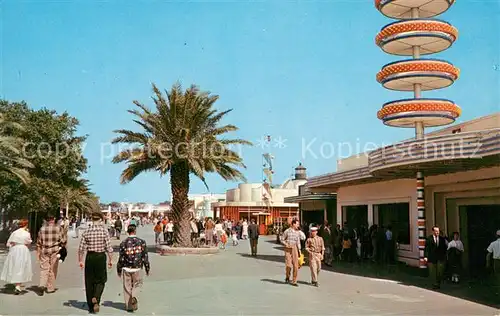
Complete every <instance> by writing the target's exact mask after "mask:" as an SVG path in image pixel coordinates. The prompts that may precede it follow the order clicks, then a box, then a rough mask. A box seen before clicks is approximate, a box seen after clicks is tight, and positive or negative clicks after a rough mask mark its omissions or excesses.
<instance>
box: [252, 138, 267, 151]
mask: <svg viewBox="0 0 500 316" xmlns="http://www.w3.org/2000/svg"><path fill="white" fill-rule="evenodd" d="M255 144H256V146H257V147H259V148H262V149H265V148H269V146H270V145H269V142H268V141H267V137H264V136H262V137H261V138H259V139H257V141H256V142H255Z"/></svg>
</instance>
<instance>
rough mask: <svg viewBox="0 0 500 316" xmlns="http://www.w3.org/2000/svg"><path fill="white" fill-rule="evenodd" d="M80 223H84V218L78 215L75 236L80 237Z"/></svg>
mask: <svg viewBox="0 0 500 316" xmlns="http://www.w3.org/2000/svg"><path fill="white" fill-rule="evenodd" d="M80 225H82V219H81V218H80V217H77V218H76V221H75V235H74V237H75V238H78V237H79V235H80Z"/></svg>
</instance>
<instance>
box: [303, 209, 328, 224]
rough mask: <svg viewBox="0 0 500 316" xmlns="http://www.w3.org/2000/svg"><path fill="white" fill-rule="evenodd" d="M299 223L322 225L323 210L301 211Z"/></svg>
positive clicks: (323, 218)
mask: <svg viewBox="0 0 500 316" xmlns="http://www.w3.org/2000/svg"><path fill="white" fill-rule="evenodd" d="M300 215H301V223H307V224H308V225H309V224H316V225H322V224H323V222H324V220H325V212H324V211H323V210H315V211H301V212H300Z"/></svg>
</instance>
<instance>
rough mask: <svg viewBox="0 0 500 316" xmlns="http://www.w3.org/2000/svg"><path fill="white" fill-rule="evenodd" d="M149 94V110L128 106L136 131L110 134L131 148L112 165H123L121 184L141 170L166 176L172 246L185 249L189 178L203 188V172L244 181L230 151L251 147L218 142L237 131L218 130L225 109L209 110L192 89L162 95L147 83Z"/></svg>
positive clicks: (206, 96) (206, 97)
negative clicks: (173, 225)
mask: <svg viewBox="0 0 500 316" xmlns="http://www.w3.org/2000/svg"><path fill="white" fill-rule="evenodd" d="M153 92H154V96H153V100H154V103H155V105H156V109H155V110H150V109H149V108H148V107H146V106H145V105H143V104H141V103H139V102H138V101H134V104H135V105H136V106H137V107H138V109H134V110H130V111H129V112H130V113H131V114H133V115H134V116H135V117H136V118H135V120H134V122H135V123H137V124H138V125H139V126H140V127H141V129H142V130H141V131H140V132H134V131H130V130H117V131H115V133H118V134H120V136H118V137H116V138H115V139H114V140H113V143H126V144H129V145H131V147H130V148H129V149H126V150H123V151H121V152H120V153H119V154H118V155H116V156H115V157H114V158H113V162H114V163H120V162H126V163H127V167H126V168H125V169H124V170H123V172H122V174H121V177H120V182H121V183H122V184H125V183H128V182H130V181H132V180H133V179H134V178H135V177H137V176H138V175H139V174H141V173H143V172H146V171H156V172H159V173H160V175H161V176H163V175H166V174H167V173H170V185H171V191H172V202H173V203H172V210H173V217H174V218H173V219H174V221H175V222H176V223H177V225H176V230H175V238H174V239H175V245H176V246H180V247H190V246H191V239H190V232H191V228H190V225H189V220H190V217H191V215H190V213H189V207H188V204H189V201H188V192H189V184H190V182H189V181H190V180H189V176H190V174H193V175H195V176H196V177H198V178H199V179H201V181H203V183H204V184H205V186H207V183H206V181H205V174H206V173H217V174H219V175H220V176H221V177H222V178H223V179H224V180H226V181H228V180H233V181H234V180H245V177H244V176H243V174H242V173H241V172H240V171H239V170H238V169H237V167H240V168H245V165H244V164H243V159H242V158H241V157H240V156H239V154H238V153H237V152H236V151H234V150H232V149H231V147H232V146H237V145H238V146H239V145H251V143H250V142H248V141H246V140H242V139H229V138H223V136H224V135H225V134H226V133H228V132H232V131H236V130H238V128H237V127H236V126H234V125H230V124H228V125H222V126H221V125H220V122H221V120H222V119H223V118H224V117H225V116H226V115H227V114H228V113H229V112H231V110H226V111H218V110H216V109H214V107H213V105H214V103H215V102H216V101H217V99H218V96H216V95H211V94H210V93H208V92H201V91H200V90H199V89H198V87H197V86H194V85H192V86H191V87H190V88H189V89H187V90H185V91H183V89H182V88H181V86H180V85H179V84H175V85H174V86H173V87H172V89H171V90H170V91H165V95H163V94H162V93H161V92H160V90H158V88H157V87H156V86H155V85H154V84H153ZM207 188H208V186H207Z"/></svg>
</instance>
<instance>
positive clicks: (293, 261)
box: [282, 219, 306, 286]
mask: <svg viewBox="0 0 500 316" xmlns="http://www.w3.org/2000/svg"><path fill="white" fill-rule="evenodd" d="M305 239H306V235H305V234H304V233H303V232H302V231H301V230H300V228H299V221H298V220H297V219H294V220H292V226H290V228H288V229H287V230H285V232H284V233H283V238H282V243H283V245H284V246H285V266H286V269H285V274H286V277H285V282H286V283H288V284H291V285H293V286H298V285H297V276H298V273H299V257H300V250H301V245H300V241H301V240H305ZM292 269H293V279H292V282H290V274H292V273H291V272H292Z"/></svg>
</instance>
